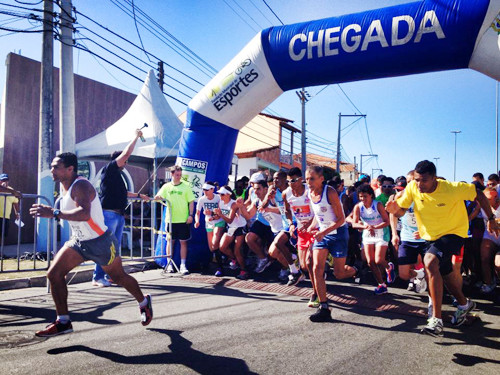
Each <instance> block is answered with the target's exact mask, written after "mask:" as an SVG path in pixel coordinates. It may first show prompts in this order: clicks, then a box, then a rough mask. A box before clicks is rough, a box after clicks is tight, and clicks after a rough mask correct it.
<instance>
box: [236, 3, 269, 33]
mask: <svg viewBox="0 0 500 375" xmlns="http://www.w3.org/2000/svg"><path fill="white" fill-rule="evenodd" d="M233 3H235V4H236V6H237V7H238V8H240V9H241V10H242V11H243V12H244V13H246V15H247V16H248V18H250V19H251V20H252V21H253V22H254V23H255V24H256V25H257V27H258V28H259V30H262V29H263V27H262V26H261V25H259V23H258V22H257V21H255V19H254V18H253V17H252V16H251V15H250V14H249V13H248V12H246V11H245V9H243V8H242V7H241V5H240V4H238V2H237V1H236V0H233Z"/></svg>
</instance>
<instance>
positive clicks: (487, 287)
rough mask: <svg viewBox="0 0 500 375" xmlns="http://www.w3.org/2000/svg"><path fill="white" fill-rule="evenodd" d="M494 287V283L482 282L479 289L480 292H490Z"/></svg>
mask: <svg viewBox="0 0 500 375" xmlns="http://www.w3.org/2000/svg"><path fill="white" fill-rule="evenodd" d="M495 287H496V284H495V283H491V284H490V285H488V284H483V286H481V289H480V290H479V291H480V292H481V293H482V294H490V293H491V292H493V291H494V290H495Z"/></svg>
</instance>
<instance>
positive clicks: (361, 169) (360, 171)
mask: <svg viewBox="0 0 500 375" xmlns="http://www.w3.org/2000/svg"><path fill="white" fill-rule="evenodd" d="M363 156H374V157H376V158H378V155H375V154H366V155H363V154H361V158H360V159H361V161H360V163H359V173H360V174H361V173H363Z"/></svg>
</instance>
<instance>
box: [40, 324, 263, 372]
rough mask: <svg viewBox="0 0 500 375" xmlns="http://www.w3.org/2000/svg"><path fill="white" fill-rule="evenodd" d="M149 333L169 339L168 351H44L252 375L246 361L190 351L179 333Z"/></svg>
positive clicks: (189, 344) (79, 347)
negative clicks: (136, 353)
mask: <svg viewBox="0 0 500 375" xmlns="http://www.w3.org/2000/svg"><path fill="white" fill-rule="evenodd" d="M149 331H152V332H157V333H161V334H165V335H167V336H169V337H170V341H171V343H170V345H169V346H168V348H169V349H170V351H165V352H163V353H155V354H142V355H137V356H135V355H134V356H126V355H122V354H118V353H113V352H110V351H105V350H99V349H94V348H89V347H88V346H85V345H72V346H67V347H63V348H55V349H50V350H48V351H47V353H48V354H51V355H57V354H62V353H72V352H87V353H90V354H93V355H95V356H97V357H101V358H105V359H107V360H110V361H112V362H115V363H121V364H130V365H152V364H159V365H162V364H163V365H164V364H179V365H184V366H186V367H188V368H190V369H192V370H193V371H195V372H196V373H199V374H215V373H234V374H255V373H254V372H251V371H250V369H249V368H248V366H247V364H246V362H245V361H244V360H242V359H239V358H230V357H223V356H216V355H210V354H205V353H202V352H200V351H199V350H196V349H193V348H192V346H193V343H192V342H191V341H189V340H187V339H185V338H184V337H182V336H181V334H182V331H175V330H167V329H154V328H152V329H149Z"/></svg>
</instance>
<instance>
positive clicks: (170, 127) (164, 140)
mask: <svg viewBox="0 0 500 375" xmlns="http://www.w3.org/2000/svg"><path fill="white" fill-rule="evenodd" d="M144 124H147V125H148V127H145V128H144V129H142V132H143V134H144V138H145V142H141V140H138V141H137V144H136V146H135V149H134V152H133V153H132V156H131V157H130V159H129V161H130V162H132V163H147V164H151V163H152V160H153V159H157V160H159V161H162V160H163V159H164V158H165V157H166V156H168V160H169V161H170V160H175V158H176V156H177V151H178V148H179V144H178V141H179V139H180V137H181V132H182V128H183V124H182V123H181V121H180V120H179V119H178V118H177V116H176V115H175V113H174V111H173V110H172V108H170V106H169V104H168V103H167V100H166V99H165V97H164V96H163V93H162V92H161V90H160V87H159V86H158V83H157V81H156V77H155V75H154V73H153V71H152V70H151V71H150V72H149V74H148V76H147V78H146V81H145V82H144V85H143V86H142V89H141V92H140V93H139V95H137V98H136V99H135V100H134V102H133V103H132V105H131V106H130V108H129V109H128V111H127V113H125V114H124V115H123V117H122V118H120V119H119V120H118V121H116V122H115V123H114V124H113V125H111V126H110V127H108V128H107V129H106V130H105V131H103V132H101V133H99V134H97V135H95V136H93V137H91V138H89V139H86V140H85V141H83V142H80V143H78V144H76V146H75V147H76V154H77V156H78V158H81V159H87V160H89V159H103V158H109V155H110V154H111V153H112V152H114V151H121V150H123V149H124V148H125V146H126V145H127V144H128V143H129V142H130V141H131V139H132V138H133V136H134V134H135V133H134V132H135V129H139V128H141V127H143V126H144Z"/></svg>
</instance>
